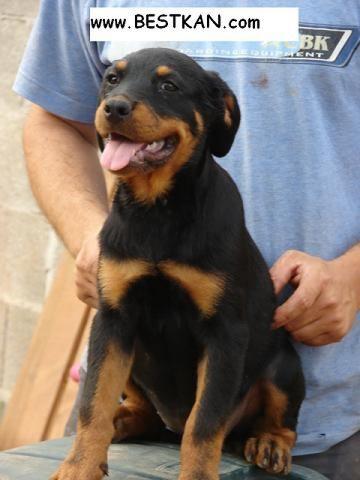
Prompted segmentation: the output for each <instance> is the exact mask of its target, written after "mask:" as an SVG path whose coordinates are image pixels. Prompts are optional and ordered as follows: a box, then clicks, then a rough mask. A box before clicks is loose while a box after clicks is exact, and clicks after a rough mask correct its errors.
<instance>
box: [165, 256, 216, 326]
mask: <svg viewBox="0 0 360 480" xmlns="http://www.w3.org/2000/svg"><path fill="white" fill-rule="evenodd" d="M159 268H160V270H161V271H162V272H163V274H164V275H166V276H168V277H170V278H172V279H173V280H175V281H176V282H177V283H179V284H180V285H181V286H182V287H183V288H184V289H185V290H186V291H187V293H188V294H189V295H190V297H191V298H192V300H193V302H194V303H195V304H196V306H197V307H198V308H199V310H200V311H201V312H202V313H203V315H205V316H206V317H210V316H211V315H214V313H216V307H217V305H218V303H219V300H220V298H221V296H222V294H223V292H224V288H225V279H224V277H223V276H222V275H220V274H215V273H209V272H203V271H201V270H199V269H198V268H196V267H192V266H190V265H181V264H178V263H176V262H173V261H170V260H169V261H164V262H161V263H160V264H159Z"/></svg>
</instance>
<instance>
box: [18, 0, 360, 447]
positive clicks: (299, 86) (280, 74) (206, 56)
mask: <svg viewBox="0 0 360 480" xmlns="http://www.w3.org/2000/svg"><path fill="white" fill-rule="evenodd" d="M238 3H239V2H235V1H231V0H222V1H221V2H216V1H214V0H212V1H211V0H208V1H204V0H198V1H197V2H196V5H197V6H199V7H201V6H218V4H221V6H239V5H238ZM264 3H266V6H267V7H269V6H294V2H293V1H286V0H283V1H279V0H277V1H272V0H269V1H267V2H263V1H254V0H253V1H251V2H248V1H243V2H241V6H264ZM298 4H299V6H300V33H301V50H300V51H299V52H298V53H297V54H296V55H294V56H292V57H290V58H287V59H282V60H279V59H276V58H272V56H271V48H270V49H269V48H268V47H269V46H268V45H265V46H264V48H263V49H259V48H256V47H254V46H249V47H248V48H246V45H245V47H244V44H242V46H241V47H239V45H237V44H233V43H228V44H217V43H209V42H207V43H182V42H176V43H173V44H169V43H166V44H163V46H170V47H174V48H178V49H180V50H182V51H184V52H185V53H187V54H189V55H191V56H193V57H194V58H195V59H196V60H198V61H199V63H200V64H201V65H202V66H203V67H205V68H207V69H210V70H215V71H218V72H219V73H220V74H221V76H222V77H223V78H224V79H225V80H226V81H227V82H228V83H229V85H230V86H231V87H232V89H233V90H234V92H235V94H236V95H237V97H238V99H239V103H240V107H241V111H242V124H241V127H240V131H239V133H238V135H237V138H236V141H235V144H234V146H233V148H232V150H231V152H230V153H229V155H228V156H227V157H226V158H224V159H221V160H219V162H221V164H222V165H223V166H224V167H225V168H226V169H227V170H228V171H229V173H230V174H231V175H232V177H233V178H234V180H235V181H236V183H237V185H238V187H239V189H240V191H241V194H242V196H243V199H244V204H245V212H246V221H247V225H248V228H249V230H250V232H251V234H252V236H253V238H254V239H255V241H256V242H257V244H258V245H259V247H260V249H261V251H262V253H263V255H264V257H265V259H266V261H267V262H268V265H269V266H271V265H272V264H273V262H274V261H275V260H276V259H277V258H278V257H279V256H280V255H281V254H282V253H283V252H284V251H285V250H287V249H298V250H302V251H305V252H307V253H309V254H311V255H317V256H319V257H322V258H324V259H332V258H334V257H337V256H338V255H340V254H341V253H342V252H344V251H345V250H347V249H348V248H349V247H351V246H352V245H353V244H355V243H357V242H359V241H360V130H359V125H360V49H359V48H357V46H358V44H359V25H360V8H359V3H358V1H357V0H353V1H351V0H348V1H345V2H328V1H319V2H316V3H315V2H314V1H313V0H311V1H309V0H303V1H301V2H298ZM191 5H192V0H185V1H184V0H182V1H176V0H175V1H171V2H161V3H160V2H159V1H158V2H155V1H151V0H150V1H149V0H143V1H141V0H139V1H126V0H119V1H115V0H114V1H111V0H108V1H106V0H98V1H96V0H45V1H43V2H42V4H41V8H40V14H39V17H38V19H37V21H36V23H35V26H34V29H33V31H32V34H31V38H30V41H29V44H28V46H27V50H26V53H25V56H24V59H23V62H22V64H21V66H20V69H19V73H18V76H17V79H16V82H15V91H16V92H18V93H19V94H20V95H22V96H23V97H26V98H27V99H29V100H30V101H32V102H34V103H37V104H39V105H41V106H42V107H43V108H45V109H47V110H49V111H50V112H53V113H55V114H57V115H59V116H63V117H66V118H69V119H73V120H78V121H81V122H88V123H92V122H93V118H94V112H95V109H96V103H97V93H98V88H99V84H100V80H101V76H102V73H103V72H104V69H105V68H106V66H107V65H108V64H109V63H110V62H111V61H113V60H115V59H118V58H121V57H122V56H123V55H124V54H125V53H127V52H129V51H134V50H137V49H139V48H143V47H147V46H150V45H149V44H142V43H136V44H135V43H132V44H128V43H112V44H111V43H107V42H101V43H90V42H89V40H88V17H89V7H91V6H147V7H150V6H191ZM164 40H165V39H164ZM273 47H274V49H276V45H273ZM263 50H264V51H263ZM359 320H360V316H358V318H357V320H356V322H355V324H354V326H353V328H352V330H351V332H350V333H349V334H348V335H347V336H346V337H345V338H344V339H343V340H342V341H341V342H339V343H336V344H332V345H328V346H324V347H317V348H315V347H314V348H312V347H307V346H305V345H302V344H296V348H297V350H298V352H299V353H300V355H301V358H302V363H303V367H304V371H305V376H306V384H307V395H306V400H305V402H304V403H303V405H302V408H301V412H300V419H299V425H298V441H297V445H296V450H295V453H296V454H307V453H316V452H320V451H324V450H326V449H328V448H329V447H331V446H332V445H334V444H336V443H337V442H339V441H341V440H343V439H345V438H347V437H349V436H351V435H352V434H353V433H355V432H356V431H358V430H360V321H359Z"/></svg>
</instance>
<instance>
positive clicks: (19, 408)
mask: <svg viewBox="0 0 360 480" xmlns="http://www.w3.org/2000/svg"><path fill="white" fill-rule="evenodd" d="M89 312H90V308H89V307H88V306H86V305H85V304H83V303H82V302H81V301H80V300H79V299H78V298H77V297H76V290H75V284H74V262H73V259H72V258H71V257H70V255H69V254H68V253H64V255H63V258H62V260H61V262H60V265H59V267H58V271H57V274H56V276H55V279H54V283H53V286H52V288H51V291H50V293H49V295H48V297H47V299H46V302H45V304H44V308H43V311H42V313H41V315H40V318H39V321H38V325H37V327H36V330H35V334H34V336H33V339H32V341H31V345H30V348H29V351H28V352H27V354H26V356H25V360H24V363H23V367H22V369H21V371H20V374H19V376H18V379H17V382H16V385H15V388H14V390H13V394H12V397H11V400H10V402H9V404H8V407H7V409H6V411H5V415H4V418H3V421H2V423H1V425H0V449H7V448H13V447H16V446H19V445H24V444H26V443H32V442H36V441H40V440H43V439H44V438H45V435H46V430H47V428H48V425H49V422H50V420H51V417H52V414H53V413H54V409H55V408H56V405H57V401H58V399H59V396H60V395H61V394H62V390H63V389H64V386H65V384H66V378H67V376H68V370H69V368H70V366H71V364H72V362H73V361H74V358H75V356H76V354H77V352H78V349H79V344H80V341H81V339H82V337H83V333H84V328H85V325H86V321H87V318H88V316H89Z"/></svg>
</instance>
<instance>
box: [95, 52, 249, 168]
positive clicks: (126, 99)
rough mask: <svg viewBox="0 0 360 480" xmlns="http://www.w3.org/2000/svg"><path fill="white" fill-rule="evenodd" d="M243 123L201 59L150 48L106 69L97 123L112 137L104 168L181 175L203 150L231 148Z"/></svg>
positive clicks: (221, 151) (232, 98) (101, 131)
mask: <svg viewBox="0 0 360 480" xmlns="http://www.w3.org/2000/svg"><path fill="white" fill-rule="evenodd" d="M239 122H240V111H239V107H238V103H237V100H236V98H235V96H234V94H233V92H232V91H231V90H230V88H229V87H228V85H227V84H226V83H225V82H224V81H223V80H222V79H221V78H220V77H219V76H218V75H217V74H216V73H214V72H208V71H205V70H204V69H203V68H201V67H200V65H198V64H197V63H196V62H195V61H194V60H192V59H191V58H189V57H188V56H186V55H183V54H181V53H179V52H177V51H175V50H170V49H166V48H151V49H144V50H140V51H138V52H134V53H131V54H130V55H128V56H126V57H125V58H123V59H121V60H118V61H116V62H114V63H113V64H112V65H111V66H110V67H109V68H108V69H107V70H106V72H105V75H104V79H103V83H102V86H101V92H100V103H99V106H98V109H97V112H96V118H95V125H96V129H97V131H98V133H99V134H100V136H101V137H103V139H105V142H106V145H105V150H104V152H103V156H102V164H103V166H104V167H106V168H108V169H110V170H112V171H116V172H120V173H122V174H126V173H127V174H130V173H134V172H136V174H137V175H139V174H146V173H149V172H153V171H154V170H157V169H160V168H164V167H165V166H167V168H169V165H171V167H172V169H173V171H174V172H176V171H177V170H179V169H180V168H181V166H182V165H184V164H185V163H186V162H188V161H189V160H190V159H191V158H192V157H193V156H194V154H195V152H199V151H201V150H205V149H208V150H209V151H210V152H211V153H213V154H214V155H216V156H217V157H222V156H224V155H226V153H227V152H228V151H229V149H230V147H231V145H232V143H233V140H234V136H235V133H236V131H237V129H238V126H239Z"/></svg>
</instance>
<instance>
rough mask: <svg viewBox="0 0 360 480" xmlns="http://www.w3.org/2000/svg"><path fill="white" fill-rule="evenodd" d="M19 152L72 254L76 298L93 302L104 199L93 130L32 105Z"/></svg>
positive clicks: (37, 194) (40, 199) (105, 209)
mask: <svg viewBox="0 0 360 480" xmlns="http://www.w3.org/2000/svg"><path fill="white" fill-rule="evenodd" d="M24 151H25V158H26V165H27V170H28V175H29V179H30V184H31V187H32V190H33V193H34V195H35V197H36V199H37V201H38V202H39V205H40V207H41V209H42V210H43V211H44V213H45V215H46V217H47V218H48V220H49V222H50V223H51V224H52V226H53V227H54V228H55V230H56V231H57V232H58V234H59V236H60V237H61V238H62V240H63V241H64V243H65V245H66V247H67V248H68V250H69V251H70V253H71V254H72V255H73V256H74V258H76V284H77V291H78V296H79V298H80V299H81V300H83V301H85V302H86V303H89V304H90V305H91V306H97V291H96V270H97V261H98V254H99V247H98V240H97V235H98V232H99V230H100V229H101V226H102V224H103V223H104V220H105V219H106V217H107V214H108V203H107V195H106V187H105V181H104V176H103V173H102V170H101V167H100V165H99V161H98V156H97V148H96V136H95V129H94V127H93V126H92V125H90V124H85V123H81V122H76V121H71V120H66V119H64V118H61V117H58V116H55V115H53V114H51V113H49V112H47V111H46V110H44V109H43V108H41V107H39V106H37V105H32V106H31V108H30V111H29V113H28V116H27V118H26V122H25V126H24Z"/></svg>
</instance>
